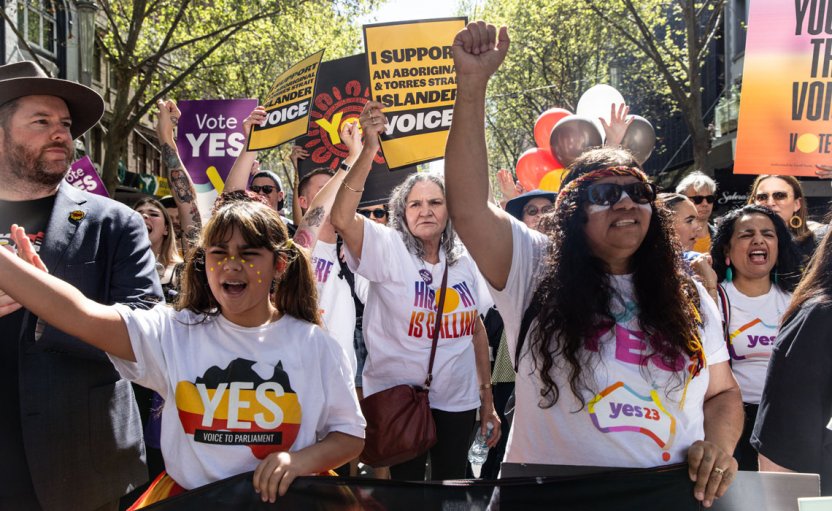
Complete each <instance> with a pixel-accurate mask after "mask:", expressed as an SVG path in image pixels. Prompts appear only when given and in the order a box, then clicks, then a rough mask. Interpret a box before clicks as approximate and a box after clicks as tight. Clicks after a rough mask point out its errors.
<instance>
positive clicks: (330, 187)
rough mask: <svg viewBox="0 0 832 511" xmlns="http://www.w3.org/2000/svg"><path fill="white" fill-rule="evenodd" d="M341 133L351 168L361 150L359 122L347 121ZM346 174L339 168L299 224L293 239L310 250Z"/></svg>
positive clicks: (347, 162) (347, 163) (348, 165)
mask: <svg viewBox="0 0 832 511" xmlns="http://www.w3.org/2000/svg"><path fill="white" fill-rule="evenodd" d="M340 135H341V140H342V141H343V142H344V145H346V146H347V149H349V154H348V155H347V157H346V158H344V161H343V163H344V164H346V165H347V167H348V170H349V167H352V165H353V164H354V163H355V161H356V160H357V159H358V154H359V153H360V152H361V133H360V132H359V131H358V124H357V123H354V122H345V123H344V124H343V125H342V126H341V133H340ZM346 176H347V171H343V170H340V169H339V170H338V171H337V172H336V173H335V175H333V176H332V177H331V178H330V179H329V181H327V182H326V184H325V185H324V187H323V188H321V190H320V191H319V192H318V194H317V195H315V198H314V199H312V202H311V203H310V204H309V209H307V210H306V214H305V215H303V219H302V220H301V221H300V224H298V230H297V232H295V236H294V238H293V239H294V240H295V242H296V243H298V244H299V245H301V246H302V247H304V248H307V249H309V250H312V249H313V248H314V247H315V243H316V242H317V241H318V234H319V233H320V231H321V226H323V224H324V222H326V221H327V218H328V217H329V214H330V211H332V204H333V203H334V202H335V194H337V193H338V189H339V188H341V183H343V182H344V178H345V177H346Z"/></svg>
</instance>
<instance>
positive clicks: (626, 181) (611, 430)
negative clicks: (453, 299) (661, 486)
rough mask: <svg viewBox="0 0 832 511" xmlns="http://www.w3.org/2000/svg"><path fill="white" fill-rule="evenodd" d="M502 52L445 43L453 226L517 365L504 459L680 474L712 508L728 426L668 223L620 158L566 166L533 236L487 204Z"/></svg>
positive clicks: (718, 379) (729, 443) (712, 347)
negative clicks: (451, 91)
mask: <svg viewBox="0 0 832 511" xmlns="http://www.w3.org/2000/svg"><path fill="white" fill-rule="evenodd" d="M498 38H499V42H498V41H497V39H498ZM475 42H476V43H475ZM508 43H509V41H508V34H507V31H506V29H505V28H502V29H500V30H499V32H498V31H497V30H496V29H495V27H493V26H486V25H485V24H484V23H482V22H480V23H471V24H469V25H468V27H467V28H466V29H465V30H463V31H461V32H460V33H459V34H457V36H456V39H455V41H454V45H453V49H454V65H455V68H456V72H457V77H458V82H457V97H456V103H455V105H454V115H453V123H452V125H451V131H450V134H449V137H448V143H447V146H446V149H445V179H446V182H447V187H448V208H449V211H450V215H451V219H452V220H453V222H454V225H455V226H456V229H457V232H458V233H459V235H460V238H461V239H462V240H463V242H464V243H465V246H466V247H467V248H468V250H469V251H470V253H471V255H472V257H473V258H474V260H475V261H476V262H477V266H478V267H479V269H480V271H482V273H483V276H484V277H485V278H486V280H487V281H488V283H489V285H490V287H491V288H492V296H493V297H494V299H495V301H496V302H497V308H498V309H499V310H500V313H501V314H502V316H503V319H504V321H505V326H506V330H507V336H506V338H507V340H508V342H509V348H510V353H511V354H512V356H513V362H514V364H515V367H516V368H517V378H516V382H515V395H516V408H515V415H514V421H513V423H512V428H511V433H510V435H509V440H508V447H507V450H506V456H505V461H506V462H513V463H532V464H535V463H539V464H547V465H559V466H566V467H563V469H564V472H568V471H573V473H574V470H575V469H576V467H575V466H576V465H579V466H582V467H580V468H582V469H586V467H587V466H588V467H652V466H661V465H667V464H672V463H680V462H687V463H688V467H689V469H688V471H689V474H690V477H691V479H692V480H694V481H695V485H694V490H693V495H694V497H695V498H696V499H697V500H699V501H702V502H703V504H704V505H705V506H710V505H711V504H712V502H713V500H714V498H716V497H719V496H721V495H722V494H723V493H724V492H725V491H726V490H727V488H728V485H729V484H730V483H731V481H732V479H733V477H734V475H735V474H736V467H737V465H736V461H734V459H733V458H732V457H731V453H733V451H734V447H735V445H736V442H737V439H738V438H739V435H740V431H741V429H742V404H741V400H740V394H739V389H738V388H737V384H736V380H735V379H734V377H733V375H732V374H731V370H730V368H729V366H728V363H727V360H728V352H727V349H726V347H725V343H724V342H723V341H722V336H721V331H720V320H719V316H718V311H717V309H716V306H715V305H714V303H713V301H712V300H710V299H708V298H704V295H705V294H706V291H705V289H704V288H703V287H702V286H701V285H699V284H697V283H695V282H694V281H693V279H691V278H689V277H688V276H687V274H686V273H685V271H684V270H683V268H682V260H681V258H680V257H679V254H678V253H677V251H676V250H675V244H674V242H673V239H672V236H673V234H672V232H671V226H670V223H671V222H670V219H669V218H668V213H667V212H666V211H663V210H661V209H658V208H656V207H655V205H654V199H655V190H654V188H653V186H652V185H651V184H650V183H648V182H647V177H646V176H645V174H644V172H642V171H641V169H640V168H639V166H638V164H637V163H636V162H635V160H634V158H633V156H632V155H631V154H630V153H629V152H627V151H625V150H622V149H612V148H604V149H595V150H591V151H587V152H586V153H584V154H583V155H581V156H580V157H579V158H578V159H577V160H576V161H574V162H573V163H572V164H571V165H570V170H569V173H568V174H567V176H566V178H565V180H564V184H563V186H562V188H561V191H560V193H559V195H558V198H557V201H556V203H555V209H554V212H553V214H552V215H547V216H545V217H544V220H543V222H544V225H543V232H545V233H547V234H542V233H538V232H535V231H532V230H530V229H529V228H528V227H527V226H526V225H524V224H522V223H520V222H518V221H515V220H513V219H512V218H511V217H510V216H509V215H508V214H506V213H505V212H503V211H500V210H498V209H497V208H496V207H494V206H491V205H489V202H488V188H489V187H488V161H487V151H486V146H485V126H484V118H485V95H486V94H485V93H486V86H487V82H488V79H489V77H490V75H491V74H492V73H493V72H494V71H496V69H497V68H498V67H499V65H500V63H501V62H502V60H503V58H504V57H505V54H506V51H507V48H508ZM524 319H525V321H524ZM526 327H527V328H526ZM521 330H524V332H523V333H521ZM671 423H672V424H673V427H670V424H671Z"/></svg>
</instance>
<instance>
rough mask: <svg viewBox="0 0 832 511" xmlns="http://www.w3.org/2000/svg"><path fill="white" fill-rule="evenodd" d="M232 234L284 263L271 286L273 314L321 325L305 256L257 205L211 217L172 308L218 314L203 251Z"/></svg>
mask: <svg viewBox="0 0 832 511" xmlns="http://www.w3.org/2000/svg"><path fill="white" fill-rule="evenodd" d="M235 229H237V230H238V231H239V232H240V235H241V236H242V237H243V239H244V240H245V241H246V243H247V244H249V245H251V246H252V247H255V248H266V249H268V250H270V251H271V252H272V253H273V254H274V257H275V262H276V261H277V258H279V257H282V258H284V259H285V261H286V269H285V271H284V272H283V274H282V275H281V276H280V277H279V278H278V280H277V281H276V282H275V283H274V284H275V289H274V294H273V297H274V302H275V306H276V307H277V309H278V310H279V311H280V312H282V313H285V314H289V315H290V316H294V317H296V318H298V319H302V320H304V321H308V322H310V323H314V324H316V325H320V324H321V316H320V312H319V310H318V293H317V290H316V287H315V278H314V276H313V273H312V263H311V262H310V260H309V254H308V253H307V252H306V250H305V249H303V248H302V247H299V246H297V245H295V244H294V243H293V242H292V241H291V240H290V239H289V235H288V232H287V231H286V226H285V225H284V224H283V221H282V220H281V219H280V216H279V215H278V214H277V212H276V211H274V210H273V209H271V208H270V207H268V206H265V205H263V204H261V203H259V202H252V201H245V200H240V201H233V202H228V203H226V204H224V205H223V206H222V207H220V208H219V209H218V210H217V211H215V212H214V214H213V215H212V216H211V219H210V220H209V221H208V224H207V225H206V226H205V228H204V229H203V231H202V237H201V238H200V240H199V242H198V243H197V245H196V247H195V248H194V250H193V251H192V252H191V256H190V257H189V258H188V261H187V263H186V264H185V272H184V276H183V281H182V294H181V296H180V299H179V301H178V302H177V304H176V308H177V309H179V310H181V309H190V310H192V311H194V312H197V313H202V314H206V315H209V316H213V315H217V314H219V313H220V312H221V311H220V307H219V303H218V302H217V300H216V299H215V298H214V295H213V293H211V289H210V288H209V287H208V278H207V276H206V274H205V250H206V248H207V247H210V246H212V245H215V244H218V243H221V242H222V241H224V240H227V239H228V238H229V237H230V236H231V235H232V233H233V232H234V230H235Z"/></svg>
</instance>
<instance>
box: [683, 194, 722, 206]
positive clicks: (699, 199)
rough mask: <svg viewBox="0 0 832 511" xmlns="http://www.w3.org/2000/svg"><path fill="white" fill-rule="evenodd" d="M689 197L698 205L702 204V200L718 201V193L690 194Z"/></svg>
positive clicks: (711, 202)
mask: <svg viewBox="0 0 832 511" xmlns="http://www.w3.org/2000/svg"><path fill="white" fill-rule="evenodd" d="M688 199H690V200H692V201H693V203H694V204H696V205H697V206H698V205H700V204H702V201H705V202H707V203H708V204H713V203H714V202H715V201H716V195H688Z"/></svg>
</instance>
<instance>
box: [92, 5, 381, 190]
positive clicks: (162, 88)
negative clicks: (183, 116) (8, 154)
mask: <svg viewBox="0 0 832 511" xmlns="http://www.w3.org/2000/svg"><path fill="white" fill-rule="evenodd" d="M99 1H100V6H101V7H102V9H101V11H102V12H103V17H104V19H106V21H107V24H106V29H104V30H102V31H101V32H100V34H99V38H100V42H101V47H102V50H103V53H104V55H105V57H106V59H107V60H108V61H109V65H110V68H111V73H112V80H113V82H114V85H115V91H114V92H115V94H114V95H115V97H114V99H113V101H112V109H111V115H110V116H109V117H108V119H107V121H108V122H106V123H105V124H106V125H107V133H106V136H105V139H104V143H105V147H106V151H107V152H106V156H105V160H104V165H103V177H104V182H105V184H106V185H107V188H108V189H109V190H110V192H111V193H112V191H113V190H114V188H115V186H116V184H117V182H118V178H117V168H118V162H119V160H121V159H124V157H125V153H126V150H127V140H128V138H129V136H130V134H131V132H132V130H133V129H134V128H135V127H136V125H137V124H138V123H139V122H140V121H141V119H142V118H143V117H144V116H145V115H147V114H149V113H152V111H153V109H154V108H155V103H156V100H157V99H160V98H180V99H208V98H240V97H255V98H259V97H261V96H263V95H264V93H265V91H266V90H267V89H268V87H269V86H270V85H271V82H272V81H273V80H274V78H275V77H276V76H277V75H278V74H279V73H280V72H282V71H283V70H284V69H286V68H287V67H289V66H290V65H291V64H293V63H294V62H297V61H298V60H300V59H302V58H303V57H305V56H306V55H308V54H310V53H312V52H314V51H316V50H318V49H320V48H326V49H327V53H326V55H325V58H326V59H332V58H338V57H341V56H345V55H349V54H352V53H355V52H356V51H357V50H358V48H359V45H360V40H361V39H360V34H359V30H360V27H358V26H357V24H356V23H355V22H354V20H355V19H356V18H357V17H358V16H360V15H361V14H363V13H364V12H366V11H367V10H368V9H369V8H371V7H372V6H373V3H374V0H347V1H341V0H339V1H338V2H337V3H336V2H333V1H330V0H285V1H280V0H277V1H275V0H211V1H208V2H204V1H196V0H99Z"/></svg>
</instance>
